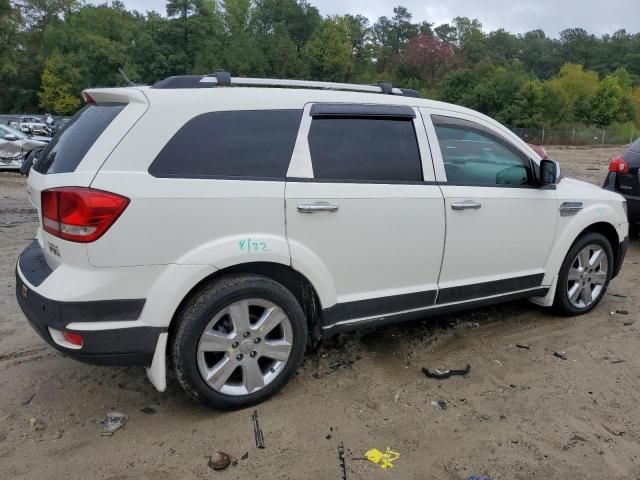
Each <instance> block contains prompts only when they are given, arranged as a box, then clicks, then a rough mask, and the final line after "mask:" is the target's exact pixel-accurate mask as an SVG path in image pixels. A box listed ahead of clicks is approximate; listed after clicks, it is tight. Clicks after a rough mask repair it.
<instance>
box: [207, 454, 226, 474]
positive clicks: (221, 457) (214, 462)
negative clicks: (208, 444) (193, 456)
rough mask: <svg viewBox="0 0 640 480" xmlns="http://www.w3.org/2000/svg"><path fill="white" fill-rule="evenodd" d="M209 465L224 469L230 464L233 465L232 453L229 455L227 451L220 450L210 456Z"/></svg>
mask: <svg viewBox="0 0 640 480" xmlns="http://www.w3.org/2000/svg"><path fill="white" fill-rule="evenodd" d="M207 465H209V468H211V469H213V470H224V469H225V468H227V467H228V466H229V465H231V455H229V454H228V453H227V452H222V451H220V450H218V451H217V452H216V453H214V454H213V455H211V456H210V457H209V461H208V462H207Z"/></svg>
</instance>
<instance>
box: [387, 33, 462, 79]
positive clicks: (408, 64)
mask: <svg viewBox="0 0 640 480" xmlns="http://www.w3.org/2000/svg"><path fill="white" fill-rule="evenodd" d="M455 62H456V57H455V51H454V49H453V46H452V45H450V44H448V43H445V42H443V41H442V40H440V39H439V38H436V37H432V36H429V35H425V34H422V33H421V34H419V35H416V36H414V37H411V38H410V39H409V41H408V42H407V45H406V47H405V50H404V52H402V53H401V54H400V55H399V58H398V64H399V65H398V66H399V68H401V69H402V70H405V71H404V72H403V73H404V74H405V75H412V76H416V77H418V78H420V79H422V80H423V81H424V82H426V83H427V85H433V84H434V83H435V82H437V81H438V80H439V79H440V78H442V76H443V75H444V74H445V73H446V72H447V71H449V70H450V69H451V68H452V67H453V66H454V65H455Z"/></svg>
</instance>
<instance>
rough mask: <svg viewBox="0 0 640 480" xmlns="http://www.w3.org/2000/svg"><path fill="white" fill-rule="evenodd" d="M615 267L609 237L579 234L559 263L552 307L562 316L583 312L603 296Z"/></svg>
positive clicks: (588, 309) (596, 234)
mask: <svg viewBox="0 0 640 480" xmlns="http://www.w3.org/2000/svg"><path fill="white" fill-rule="evenodd" d="M613 268H614V257H613V250H612V248H611V244H610V243H609V240H607V239H606V237H604V236H603V235H601V234H599V233H595V232H593V233H587V234H586V235H583V236H581V237H579V238H578V239H577V240H576V242H575V243H574V244H573V246H572V247H571V248H570V249H569V252H568V253H567V256H566V257H565V259H564V262H563V263H562V267H561V268H560V273H559V275H558V283H557V285H556V295H555V299H554V302H553V307H554V309H555V310H556V311H557V312H558V313H561V314H563V315H582V314H584V313H587V312H589V311H590V310H592V309H593V308H594V307H595V306H596V305H597V304H598V303H599V302H600V300H601V299H602V297H603V296H604V294H605V292H606V291H607V287H608V286H609V280H611V275H612V273H613Z"/></svg>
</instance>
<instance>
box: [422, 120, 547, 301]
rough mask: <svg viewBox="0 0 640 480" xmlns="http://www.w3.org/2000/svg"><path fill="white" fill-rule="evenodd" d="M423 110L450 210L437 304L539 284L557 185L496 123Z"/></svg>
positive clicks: (520, 290)
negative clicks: (547, 182) (543, 183)
mask: <svg viewBox="0 0 640 480" xmlns="http://www.w3.org/2000/svg"><path fill="white" fill-rule="evenodd" d="M421 113H422V115H423V117H424V120H425V125H426V127H427V133H428V136H429V142H430V144H431V145H432V147H433V148H432V153H433V156H434V164H435V166H436V172H437V173H436V177H437V178H438V180H440V186H441V188H442V192H443V194H444V197H445V211H446V217H447V238H446V247H445V253H444V258H443V262H442V271H441V274H440V280H439V283H438V287H439V293H438V304H447V303H456V302H463V301H469V300H473V299H476V298H483V297H489V296H496V295H506V294H510V293H514V292H523V291H528V290H532V291H533V290H535V289H538V288H539V287H540V285H541V282H542V279H543V276H544V273H545V272H544V265H545V263H546V260H547V257H548V256H549V253H550V250H551V247H552V245H553V242H554V239H555V235H556V226H557V221H558V215H559V213H558V201H557V197H556V192H555V190H554V189H549V188H539V187H538V182H537V179H536V176H537V173H536V171H537V168H538V167H537V165H536V164H535V163H534V162H533V160H532V159H531V158H529V156H528V155H527V152H526V150H525V149H524V148H521V147H520V146H519V145H518V144H517V143H516V142H515V141H513V140H511V139H510V138H508V136H507V135H506V134H505V133H503V132H502V131H501V130H499V129H497V128H496V127H494V126H493V125H492V124H491V123H489V122H486V121H484V120H483V119H482V118H480V117H475V116H470V115H465V114H462V113H457V112H456V113H454V112H450V111H444V110H442V111H441V110H435V109H421ZM438 147H439V148H438ZM532 296H533V295H532Z"/></svg>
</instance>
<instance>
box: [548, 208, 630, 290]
mask: <svg viewBox="0 0 640 480" xmlns="http://www.w3.org/2000/svg"><path fill="white" fill-rule="evenodd" d="M618 219H619V215H618V212H617V211H616V210H615V209H614V208H613V206H611V205H608V204H599V203H594V204H591V205H586V206H584V207H583V209H582V210H580V211H579V212H578V213H577V214H575V215H571V216H566V217H563V216H560V217H559V219H558V232H559V233H558V237H557V238H556V241H555V243H554V246H553V248H552V250H551V254H550V255H549V258H548V259H547V263H546V265H545V269H544V270H545V272H546V273H545V277H544V279H543V285H550V284H551V283H552V281H553V278H554V277H555V276H556V275H558V273H559V271H560V267H561V266H562V262H563V261H564V259H565V257H566V255H567V252H568V251H569V249H570V248H571V245H573V242H575V241H576V239H577V238H578V236H579V235H580V234H581V233H582V232H583V231H585V230H586V229H587V228H589V227H590V226H591V225H594V224H596V223H608V224H609V225H611V226H612V227H613V228H614V229H615V230H616V232H617V233H618V241H619V242H622V241H623V240H624V237H625V236H626V232H625V226H626V223H625V224H620V223H619V222H618ZM612 247H614V248H615V245H613V246H612Z"/></svg>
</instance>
